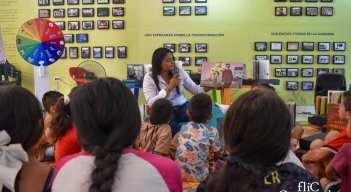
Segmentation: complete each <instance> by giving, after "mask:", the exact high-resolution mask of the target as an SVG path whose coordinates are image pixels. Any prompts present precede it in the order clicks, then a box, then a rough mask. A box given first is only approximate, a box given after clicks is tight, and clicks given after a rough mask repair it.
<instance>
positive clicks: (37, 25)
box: [16, 18, 65, 66]
mask: <svg viewBox="0 0 351 192" xmlns="http://www.w3.org/2000/svg"><path fill="white" fill-rule="evenodd" d="M16 45H17V50H18V53H19V54H20V55H21V57H22V58H23V59H24V60H25V61H27V62H28V63H30V64H32V65H36V66H41V65H42V66H48V65H51V64H53V63H55V62H56V61H57V60H58V59H60V57H61V55H62V54H63V51H64V49H65V40H64V36H63V33H62V32H61V30H60V28H59V27H58V26H57V25H56V24H55V23H54V22H52V21H50V20H47V19H43V18H36V19H31V20H28V21H26V22H25V23H24V24H23V25H22V26H21V27H20V29H19V30H18V33H17V36H16Z"/></svg>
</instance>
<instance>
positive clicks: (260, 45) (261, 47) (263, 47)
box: [255, 42, 267, 51]
mask: <svg viewBox="0 0 351 192" xmlns="http://www.w3.org/2000/svg"><path fill="white" fill-rule="evenodd" d="M255 51H267V42H255Z"/></svg>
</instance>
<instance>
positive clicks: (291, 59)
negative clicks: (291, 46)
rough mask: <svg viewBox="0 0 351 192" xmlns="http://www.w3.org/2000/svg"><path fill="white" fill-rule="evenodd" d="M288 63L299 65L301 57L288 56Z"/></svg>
mask: <svg viewBox="0 0 351 192" xmlns="http://www.w3.org/2000/svg"><path fill="white" fill-rule="evenodd" d="M286 63H287V64H298V63H299V56H298V55H287V56H286Z"/></svg>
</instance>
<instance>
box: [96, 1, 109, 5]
mask: <svg viewBox="0 0 351 192" xmlns="http://www.w3.org/2000/svg"><path fill="white" fill-rule="evenodd" d="M97 3H98V4H109V3H110V0H97Z"/></svg>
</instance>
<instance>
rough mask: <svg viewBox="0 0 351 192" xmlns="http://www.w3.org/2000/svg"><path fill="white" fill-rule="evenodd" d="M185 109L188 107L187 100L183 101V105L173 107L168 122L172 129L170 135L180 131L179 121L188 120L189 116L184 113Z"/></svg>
mask: <svg viewBox="0 0 351 192" xmlns="http://www.w3.org/2000/svg"><path fill="white" fill-rule="evenodd" d="M187 109H189V101H187V102H185V103H184V104H183V105H179V106H174V107H173V113H172V114H171V120H170V122H169V125H170V126H171V129H172V136H174V135H175V134H176V133H178V132H179V131H180V128H181V126H180V125H179V123H181V122H189V121H190V119H189V117H188V116H187V115H186V110H187Z"/></svg>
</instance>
